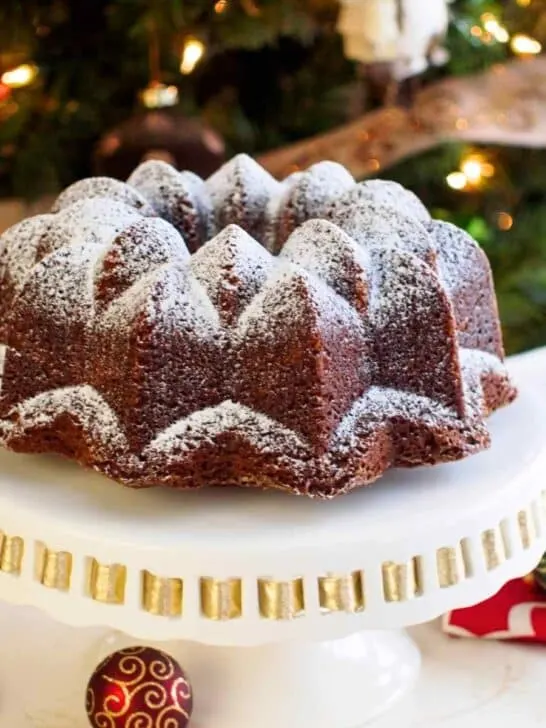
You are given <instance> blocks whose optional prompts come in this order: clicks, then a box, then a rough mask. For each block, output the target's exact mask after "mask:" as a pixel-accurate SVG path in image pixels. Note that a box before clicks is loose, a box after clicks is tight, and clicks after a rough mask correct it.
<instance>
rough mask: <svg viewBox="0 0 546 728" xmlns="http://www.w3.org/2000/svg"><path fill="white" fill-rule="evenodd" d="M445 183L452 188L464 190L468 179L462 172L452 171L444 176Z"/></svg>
mask: <svg viewBox="0 0 546 728" xmlns="http://www.w3.org/2000/svg"><path fill="white" fill-rule="evenodd" d="M446 182H447V184H448V185H449V186H450V187H451V189H453V190H464V188H465V187H466V185H467V184H468V180H467V178H466V175H465V173H464V172H452V173H451V174H448V175H447V177H446Z"/></svg>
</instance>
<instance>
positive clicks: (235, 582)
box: [201, 577, 243, 621]
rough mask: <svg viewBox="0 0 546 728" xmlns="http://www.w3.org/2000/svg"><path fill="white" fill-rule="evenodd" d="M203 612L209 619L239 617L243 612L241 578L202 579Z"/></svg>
mask: <svg viewBox="0 0 546 728" xmlns="http://www.w3.org/2000/svg"><path fill="white" fill-rule="evenodd" d="M201 612H202V613H203V614H204V616H205V617H207V619H213V620H215V621H223V620H229V619H238V618H239V617H241V615H242V614H243V584H242V581H241V579H226V580H225V581H222V580H220V579H213V578H212V577H205V578H202V579H201Z"/></svg>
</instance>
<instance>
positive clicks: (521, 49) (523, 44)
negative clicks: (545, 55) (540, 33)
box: [510, 33, 542, 56]
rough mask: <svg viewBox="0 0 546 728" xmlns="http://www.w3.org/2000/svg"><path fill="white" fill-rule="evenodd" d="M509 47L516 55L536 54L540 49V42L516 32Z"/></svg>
mask: <svg viewBox="0 0 546 728" xmlns="http://www.w3.org/2000/svg"><path fill="white" fill-rule="evenodd" d="M510 47H511V48H512V50H513V51H514V53H516V54H517V55H518V56H536V55H537V54H538V53H540V52H541V50H542V44H541V43H540V42H539V41H538V40H535V38H531V37H530V36H528V35H523V33H518V34H517V35H515V36H514V37H513V38H512V42H511V43H510Z"/></svg>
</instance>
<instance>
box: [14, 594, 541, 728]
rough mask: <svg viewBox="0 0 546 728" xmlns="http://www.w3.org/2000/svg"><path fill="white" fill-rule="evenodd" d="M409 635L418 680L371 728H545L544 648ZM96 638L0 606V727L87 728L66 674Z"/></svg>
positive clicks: (436, 633) (430, 628)
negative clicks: (418, 662) (415, 649)
mask: <svg viewBox="0 0 546 728" xmlns="http://www.w3.org/2000/svg"><path fill="white" fill-rule="evenodd" d="M411 632H412V635H413V636H414V638H415V639H416V641H417V642H418V644H419V646H420V648H421V650H422V653H423V672H422V675H421V678H420V682H419V684H418V686H417V689H416V690H415V691H414V692H413V694H411V695H410V696H409V697H407V698H406V699H405V700H404V701H403V702H401V703H400V704H399V705H398V706H397V707H396V708H394V709H393V710H392V711H391V712H390V713H388V714H387V715H386V716H384V717H383V718H382V719H381V720H379V721H378V722H376V723H374V724H373V725H374V728H440V726H441V727H442V728H484V727H485V728H488V727H489V726H491V728H493V727H494V728H513V726H514V725H522V726H525V728H535V726H536V728H538V727H539V726H544V725H545V714H546V707H545V704H544V674H545V671H546V645H545V646H544V647H541V646H523V645H515V644H508V643H496V642H477V641H473V640H459V639H453V638H449V637H446V636H445V635H443V634H442V632H441V630H440V626H439V624H438V623H437V622H435V623H431V624H428V625H424V626H421V627H417V628H415V629H413V630H412V631H411ZM101 635H102V633H101V631H97V630H89V629H84V630H82V629H74V628H72V627H67V626H64V625H61V624H58V623H56V622H54V621H52V620H51V619H50V618H49V617H46V616H45V615H42V614H41V613H39V612H37V611H36V610H34V609H33V608H21V607H14V606H8V605H0V645H1V648H0V649H1V659H0V725H1V726H2V727H3V728H4V727H5V728H8V726H9V728H88V724H87V721H86V718H85V715H84V712H83V693H84V689H85V675H84V674H83V673H82V676H81V684H79V685H78V688H77V689H75V688H74V687H73V683H74V674H75V672H77V668H78V666H79V665H83V664H85V663H86V661H87V662H88V663H89V657H90V655H92V654H94V653H93V647H92V646H93V645H94V644H96V640H97V638H98V639H100V637H101ZM78 682H79V681H78V680H76V683H78ZM71 683H72V685H71ZM78 705H82V709H81V712H80V714H81V719H80V720H78V721H73V720H72V719H71V718H70V717H69V713H70V709H72V711H74V710H75V709H76V708H77V706H78ZM72 715H74V712H72Z"/></svg>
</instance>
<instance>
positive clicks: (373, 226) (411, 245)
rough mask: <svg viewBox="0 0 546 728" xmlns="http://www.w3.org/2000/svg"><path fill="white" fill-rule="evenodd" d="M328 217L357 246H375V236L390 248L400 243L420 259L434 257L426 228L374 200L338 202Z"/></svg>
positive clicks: (409, 217) (431, 239)
mask: <svg viewBox="0 0 546 728" xmlns="http://www.w3.org/2000/svg"><path fill="white" fill-rule="evenodd" d="M328 215H329V217H330V219H331V220H332V221H333V222H335V223H336V225H339V227H340V228H342V229H343V230H345V232H346V233H348V234H349V235H350V236H351V237H352V238H354V239H355V240H356V241H357V243H359V244H360V245H364V246H366V247H368V246H370V245H376V244H377V239H378V237H379V238H380V239H381V238H383V239H388V240H390V242H391V243H392V244H394V245H398V246H400V245H401V244H402V245H403V246H404V247H405V248H407V250H409V251H410V252H412V253H415V255H418V256H419V257H420V258H421V259H422V260H426V261H431V260H432V259H433V258H434V256H435V250H434V241H433V238H432V236H431V235H430V234H429V233H428V231H427V229H426V228H425V227H424V226H423V225H422V224H421V223H420V222H419V220H417V218H415V217H413V216H409V215H406V214H405V213H404V212H403V211H402V210H400V209H398V208H396V207H394V206H392V205H389V204H386V203H384V202H376V201H375V200H370V201H367V202H366V203H365V204H360V205H353V204H352V203H351V204H348V205H345V204H343V205H342V204H341V203H340V204H339V205H334V206H332V208H331V209H330V211H329V213H328Z"/></svg>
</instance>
